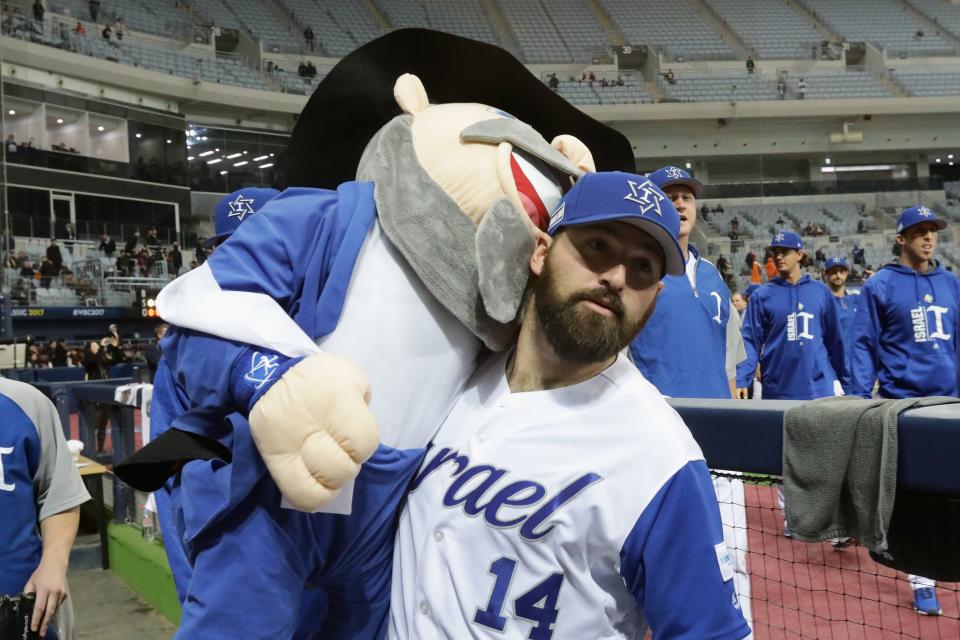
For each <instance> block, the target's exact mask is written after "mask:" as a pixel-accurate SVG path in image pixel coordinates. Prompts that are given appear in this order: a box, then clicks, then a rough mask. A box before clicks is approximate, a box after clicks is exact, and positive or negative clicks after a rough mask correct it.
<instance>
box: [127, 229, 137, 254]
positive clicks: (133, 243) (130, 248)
mask: <svg viewBox="0 0 960 640" xmlns="http://www.w3.org/2000/svg"><path fill="white" fill-rule="evenodd" d="M139 244H140V232H139V231H135V232H134V234H133V236H131V237H130V238H129V239H128V240H127V243H126V245H124V247H123V250H124V252H126V253H134V250H135V249H136V248H137V245H139Z"/></svg>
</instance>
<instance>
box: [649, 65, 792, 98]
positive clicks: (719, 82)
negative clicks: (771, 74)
mask: <svg viewBox="0 0 960 640" xmlns="http://www.w3.org/2000/svg"><path fill="white" fill-rule="evenodd" d="M657 82H658V84H659V86H660V89H661V90H662V91H663V93H664V94H665V95H666V96H668V97H670V98H673V99H675V100H680V101H682V102H710V101H723V100H737V101H743V100H776V99H777V98H778V96H777V89H776V86H775V85H774V84H773V83H772V82H770V81H769V80H767V79H766V78H765V77H764V76H763V74H761V73H760V72H757V73H754V74H748V73H747V72H746V70H744V71H742V72H736V73H730V72H727V73H717V74H711V75H688V74H686V73H678V74H676V81H675V84H670V83H669V82H667V81H666V80H664V79H663V78H660V79H659V80H658V81H657Z"/></svg>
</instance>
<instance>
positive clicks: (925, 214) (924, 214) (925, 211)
mask: <svg viewBox="0 0 960 640" xmlns="http://www.w3.org/2000/svg"><path fill="white" fill-rule="evenodd" d="M917 213H918V214H919V215H920V216H921V217H924V218H929V217H930V216H932V215H933V211H930V209H927V208H926V207H920V208H919V209H917Z"/></svg>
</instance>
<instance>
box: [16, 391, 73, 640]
mask: <svg viewBox="0 0 960 640" xmlns="http://www.w3.org/2000/svg"><path fill="white" fill-rule="evenodd" d="M0 400H2V401H0V411H2V413H0V442H3V444H4V445H5V446H4V448H3V453H4V455H3V465H4V475H3V476H0V482H2V484H0V487H2V489H0V490H2V491H3V496H4V497H3V505H4V506H3V516H2V517H0V539H2V540H3V541H4V544H3V545H2V547H0V594H11V595H15V594H18V593H21V592H28V593H33V594H35V596H36V601H35V604H34V607H33V616H32V618H31V620H30V627H29V628H30V629H31V630H33V631H34V632H35V633H34V634H27V633H24V634H23V636H22V637H24V638H27V637H31V638H63V637H69V638H72V637H73V629H72V625H70V624H67V623H66V621H67V620H72V618H73V616H72V615H71V614H70V613H69V612H70V609H71V604H70V601H69V600H68V587H67V567H68V565H69V562H70V550H71V548H72V547H73V542H74V539H75V538H76V535H77V527H78V525H79V522H80V505H81V504H83V503H84V502H86V501H88V500H89V499H90V495H89V494H88V493H87V490H86V489H85V488H84V486H83V481H82V480H81V479H80V474H79V473H78V472H77V467H76V465H75V464H74V462H73V457H72V456H71V455H70V451H69V449H68V448H67V443H66V439H65V438H64V433H63V425H61V424H60V420H59V418H58V414H57V411H56V409H55V408H54V406H53V404H52V403H51V402H50V400H48V399H47V398H46V397H45V396H44V395H43V394H42V393H41V392H40V391H38V390H36V389H35V388H33V387H31V386H30V385H28V384H25V383H22V382H16V381H13V380H2V381H0ZM38 523H39V524H38ZM61 607H63V611H65V612H68V613H67V615H66V616H64V618H65V619H64V621H63V624H59V623H58V621H57V620H54V615H55V614H56V613H57V611H58V610H59V609H61ZM3 627H4V628H5V629H6V630H8V631H10V633H9V635H7V634H5V637H13V636H14V635H15V634H14V633H13V632H12V630H11V629H10V626H9V625H8V624H7V619H6V616H4V625H3ZM14 628H15V625H14ZM48 630H49V633H48ZM25 631H26V630H25ZM16 635H17V637H18V638H19V637H21V636H20V635H19V634H16Z"/></svg>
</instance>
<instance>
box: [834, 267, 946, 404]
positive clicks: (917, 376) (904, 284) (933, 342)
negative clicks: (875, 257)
mask: <svg viewBox="0 0 960 640" xmlns="http://www.w3.org/2000/svg"><path fill="white" fill-rule="evenodd" d="M958 300H960V285H958V282H957V278H956V276H954V275H953V274H952V273H949V272H947V271H944V270H943V269H941V268H940V267H937V268H935V269H932V270H930V271H927V272H926V273H918V272H917V271H915V270H914V269H911V268H910V267H907V266H904V265H902V264H899V263H891V264H888V265H886V266H884V267H883V268H882V269H880V271H879V272H877V275H875V276H873V277H872V278H870V279H869V280H867V282H866V283H865V284H864V286H863V289H862V290H861V292H860V303H859V305H858V308H857V312H856V315H855V317H854V323H853V383H852V387H851V393H852V394H854V395H858V396H861V397H863V398H869V397H870V392H871V391H872V389H873V382H874V380H877V379H879V380H880V395H882V396H883V397H885V398H916V397H922V396H956V395H957V391H958V389H957V344H958V343H957V331H958V330H960V324H958V304H960V302H958Z"/></svg>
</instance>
